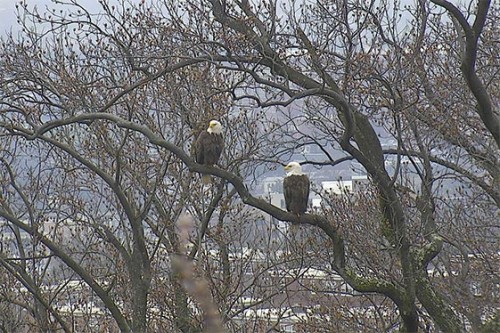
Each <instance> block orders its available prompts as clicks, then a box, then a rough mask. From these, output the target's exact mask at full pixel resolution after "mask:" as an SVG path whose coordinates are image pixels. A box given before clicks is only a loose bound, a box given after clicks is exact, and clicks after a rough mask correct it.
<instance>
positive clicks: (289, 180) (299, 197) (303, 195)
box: [283, 162, 310, 215]
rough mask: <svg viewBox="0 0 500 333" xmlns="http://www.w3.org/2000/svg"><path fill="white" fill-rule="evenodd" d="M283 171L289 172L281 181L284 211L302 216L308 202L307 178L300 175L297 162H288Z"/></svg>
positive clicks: (300, 168) (300, 171) (299, 167)
mask: <svg viewBox="0 0 500 333" xmlns="http://www.w3.org/2000/svg"><path fill="white" fill-rule="evenodd" d="M285 170H290V171H289V172H288V174H287V175H286V176H285V179H283V193H284V196H285V204H286V210H287V211H289V212H291V213H294V214H296V215H303V214H305V212H306V211H307V205H308V202H309V190H310V183H309V177H307V175H305V174H303V173H302V167H301V166H300V164H299V163H297V162H290V163H289V164H288V165H287V166H286V167H285Z"/></svg>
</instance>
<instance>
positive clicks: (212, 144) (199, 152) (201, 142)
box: [195, 120, 224, 184]
mask: <svg viewBox="0 0 500 333" xmlns="http://www.w3.org/2000/svg"><path fill="white" fill-rule="evenodd" d="M223 149H224V138H223V136H222V125H221V123H220V122H218V121H217V120H211V121H210V123H209V125H208V129H207V130H206V131H203V132H201V133H200V135H198V138H197V139H196V143H195V159H196V163H199V164H203V165H208V166H212V165H214V164H217V163H218V162H219V158H220V155H221V153H222V150H223ZM211 180H212V177H210V175H202V181H203V183H204V184H209V183H210V182H211Z"/></svg>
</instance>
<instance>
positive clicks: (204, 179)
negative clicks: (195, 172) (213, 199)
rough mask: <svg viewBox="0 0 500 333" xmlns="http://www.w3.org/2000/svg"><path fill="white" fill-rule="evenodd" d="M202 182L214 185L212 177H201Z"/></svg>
mask: <svg viewBox="0 0 500 333" xmlns="http://www.w3.org/2000/svg"><path fill="white" fill-rule="evenodd" d="M201 181H202V183H203V184H204V185H208V184H211V183H212V176H210V175H201Z"/></svg>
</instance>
